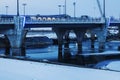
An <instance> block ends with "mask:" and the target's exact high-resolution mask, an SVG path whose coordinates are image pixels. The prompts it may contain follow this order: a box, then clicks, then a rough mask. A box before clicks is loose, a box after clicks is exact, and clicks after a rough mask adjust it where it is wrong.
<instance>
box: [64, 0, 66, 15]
mask: <svg viewBox="0 0 120 80" xmlns="http://www.w3.org/2000/svg"><path fill="white" fill-rule="evenodd" d="M64 5H65V6H64V8H65V15H66V0H65V4H64Z"/></svg>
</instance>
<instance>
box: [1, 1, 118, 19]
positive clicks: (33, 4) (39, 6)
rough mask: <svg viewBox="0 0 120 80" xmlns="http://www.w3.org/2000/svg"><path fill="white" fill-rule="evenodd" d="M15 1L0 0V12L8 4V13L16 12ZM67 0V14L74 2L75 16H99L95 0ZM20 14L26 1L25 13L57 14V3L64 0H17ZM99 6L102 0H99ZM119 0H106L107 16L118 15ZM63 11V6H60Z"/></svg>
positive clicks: (3, 11) (4, 10)
mask: <svg viewBox="0 0 120 80" xmlns="http://www.w3.org/2000/svg"><path fill="white" fill-rule="evenodd" d="M16 1H17V0H0V14H5V13H6V8H5V6H6V5H7V6H9V8H8V14H16ZM66 1H67V14H69V15H71V16H73V10H74V7H73V2H76V16H78V17H79V16H81V15H89V16H101V15H100V13H99V9H98V6H97V2H96V0H66ZM19 2H20V14H21V15H22V14H23V5H22V4H23V3H26V4H27V5H26V14H34V15H36V14H41V15H49V14H50V15H53V14H59V8H58V5H64V2H65V0H19ZM100 2H101V6H102V5H103V4H102V3H103V0H100ZM119 4H120V0H106V15H107V16H115V17H119V16H120V9H119V7H120V5H119ZM61 12H62V13H63V7H61Z"/></svg>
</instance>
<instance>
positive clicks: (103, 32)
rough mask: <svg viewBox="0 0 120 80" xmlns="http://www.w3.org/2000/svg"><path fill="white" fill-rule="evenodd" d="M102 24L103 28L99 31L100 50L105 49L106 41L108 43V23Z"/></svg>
mask: <svg viewBox="0 0 120 80" xmlns="http://www.w3.org/2000/svg"><path fill="white" fill-rule="evenodd" d="M102 26H103V27H102V28H101V30H100V31H98V32H97V36H98V42H99V51H100V52H101V51H104V50H105V43H106V37H107V27H108V26H107V25H106V23H105V24H104V25H102Z"/></svg>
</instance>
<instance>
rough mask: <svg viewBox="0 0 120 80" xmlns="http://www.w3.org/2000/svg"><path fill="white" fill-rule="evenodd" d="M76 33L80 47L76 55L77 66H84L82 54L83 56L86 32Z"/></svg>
mask: <svg viewBox="0 0 120 80" xmlns="http://www.w3.org/2000/svg"><path fill="white" fill-rule="evenodd" d="M74 32H75V34H76V37H77V45H78V52H77V55H76V59H77V64H81V65H84V58H83V56H82V55H80V54H82V40H83V37H84V33H85V31H84V30H75V31H74Z"/></svg>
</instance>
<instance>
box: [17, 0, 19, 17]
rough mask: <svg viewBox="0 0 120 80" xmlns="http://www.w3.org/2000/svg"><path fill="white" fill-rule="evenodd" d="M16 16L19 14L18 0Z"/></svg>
mask: <svg viewBox="0 0 120 80" xmlns="http://www.w3.org/2000/svg"><path fill="white" fill-rule="evenodd" d="M17 16H19V0H17Z"/></svg>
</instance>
